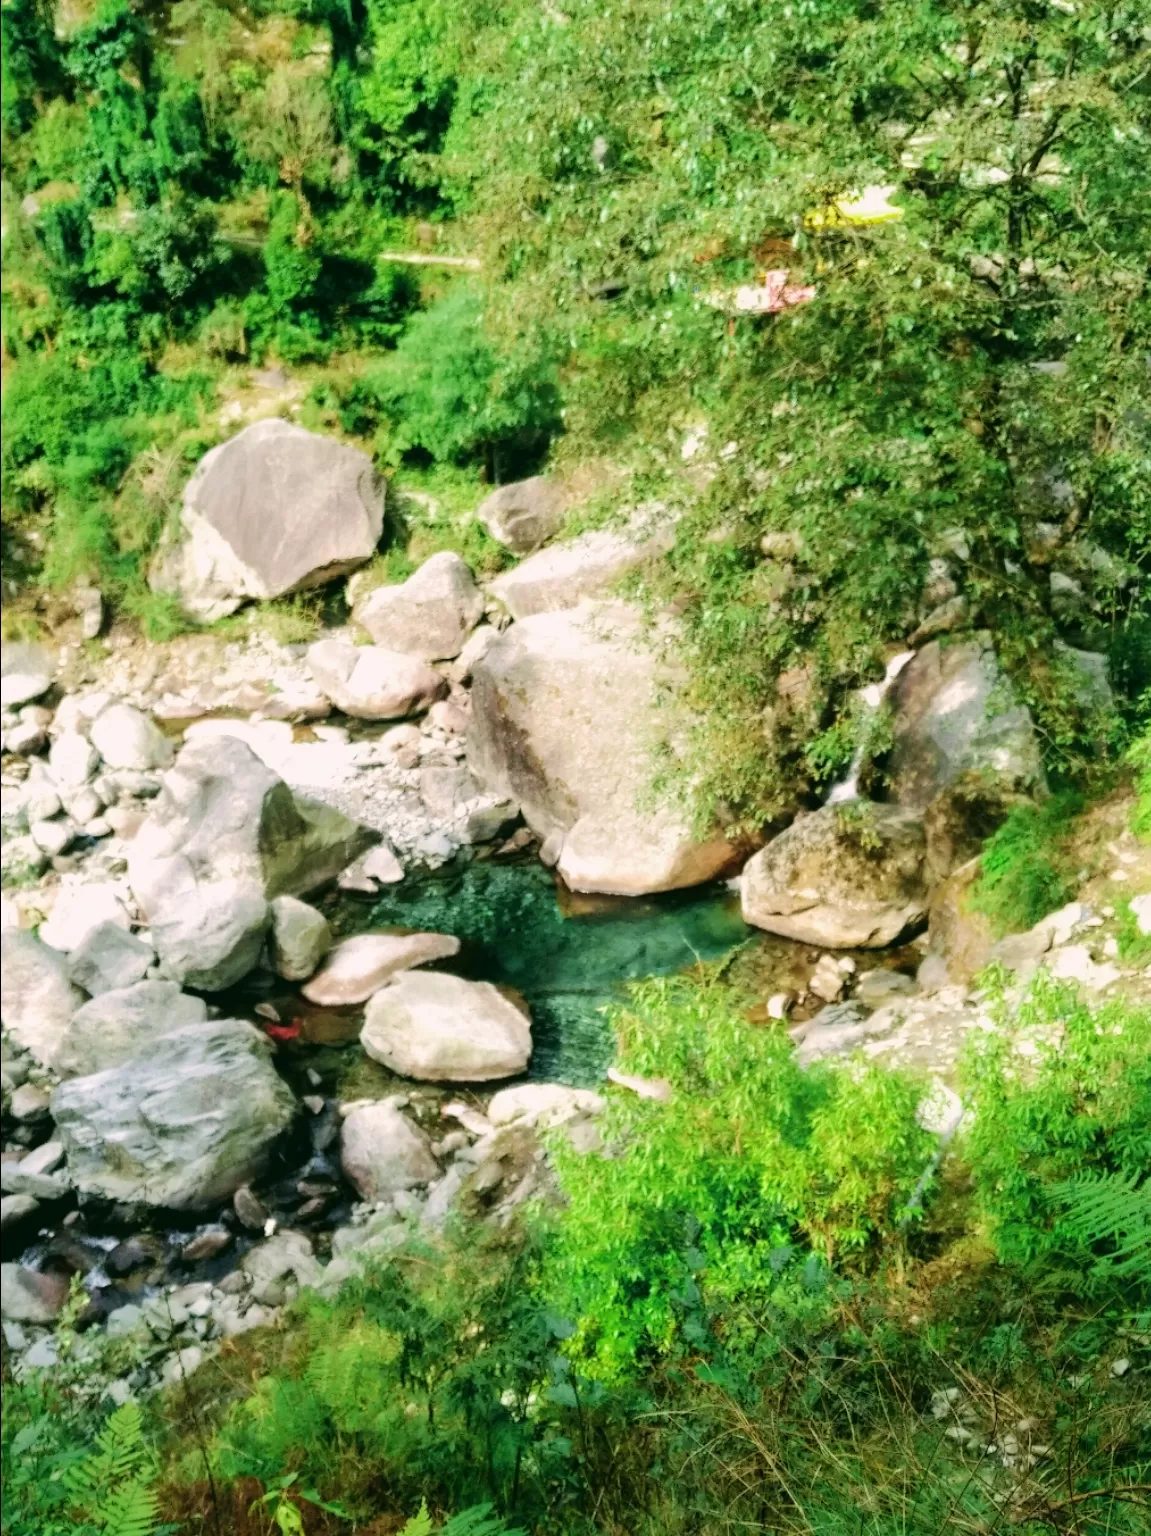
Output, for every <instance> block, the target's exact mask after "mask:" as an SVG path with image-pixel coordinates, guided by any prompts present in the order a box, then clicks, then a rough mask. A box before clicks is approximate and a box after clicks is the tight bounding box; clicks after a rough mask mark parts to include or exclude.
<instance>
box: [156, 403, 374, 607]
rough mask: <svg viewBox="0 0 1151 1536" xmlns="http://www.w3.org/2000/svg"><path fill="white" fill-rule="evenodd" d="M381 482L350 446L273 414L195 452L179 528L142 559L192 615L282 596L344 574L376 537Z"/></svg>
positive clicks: (162, 587) (360, 560)
mask: <svg viewBox="0 0 1151 1536" xmlns="http://www.w3.org/2000/svg"><path fill="white" fill-rule="evenodd" d="M383 519H384V487H383V483H382V482H381V481H380V480H379V478H378V477H377V475H376V473H375V471H374V470H373V468H372V463H371V460H370V459H369V458H368V457H367V456H366V454H363V453H360V452H359V450H358V449H355V448H350V447H348V446H346V445H345V444H343V443H338V442H336V441H335V439H334V438H330V437H320V436H318V435H317V434H316V433H314V432H307V431H305V430H304V428H303V427H297V426H294V425H293V424H292V423H291V422H287V421H279V420H267V421H257V422H255V423H254V424H253V425H252V426H250V427H246V428H245V429H244V431H242V432H240V433H238V434H237V435H236V436H235V437H233V438H231V439H230V440H229V441H228V442H226V443H222V444H221V445H220V446H219V447H218V448H213V449H212V450H211V451H210V452H209V453H206V454H205V455H204V457H203V458H202V459H201V460H200V463H199V464H198V466H197V468H196V471H195V473H194V474H193V475H192V478H191V479H190V480H189V481H188V485H187V487H186V489H185V491H184V500H183V507H182V510H181V529H180V533H179V535H178V536H177V538H175V539H171V540H169V541H167V542H166V543H165V544H164V546H163V547H162V548H161V550H160V554H159V556H158V557H157V560H156V562H155V564H154V565H153V567H152V572H151V576H150V582H151V585H152V587H153V589H154V590H156V591H159V592H171V593H173V594H174V595H175V596H177V597H178V598H179V599H180V602H181V603H182V605H183V607H184V608H185V609H186V611H187V612H188V613H190V614H191V615H192V616H193V617H194V618H197V619H199V620H200V621H201V622H202V623H212V622H213V621H214V620H216V619H220V618H223V616H224V615H225V614H228V613H233V612H235V610H236V609H237V608H238V607H239V606H240V604H241V603H242V602H243V601H244V600H245V598H271V597H282V596H283V595H284V594H285V593H287V592H298V591H300V590H302V589H303V588H306V587H315V586H320V585H322V584H323V583H324V582H326V581H330V580H331V579H332V578H334V577H337V576H342V575H346V574H347V573H348V572H349V571H353V570H355V568H356V567H357V566H359V565H362V564H363V563H364V562H365V561H366V560H369V559H370V558H371V556H372V553H373V551H374V550H375V547H376V545H377V544H378V543H379V541H380V534H381V532H382V531H383Z"/></svg>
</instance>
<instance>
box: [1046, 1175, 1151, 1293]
mask: <svg viewBox="0 0 1151 1536" xmlns="http://www.w3.org/2000/svg"><path fill="white" fill-rule="evenodd" d="M1051 1194H1052V1197H1053V1198H1054V1199H1055V1200H1056V1201H1058V1203H1059V1205H1060V1206H1061V1207H1062V1218H1063V1223H1064V1225H1065V1227H1066V1228H1067V1230H1068V1232H1069V1233H1070V1235H1071V1237H1072V1238H1073V1239H1074V1240H1075V1241H1076V1242H1078V1243H1082V1244H1083V1245H1084V1246H1086V1247H1092V1248H1094V1247H1098V1246H1099V1245H1101V1244H1105V1245H1106V1246H1107V1248H1108V1249H1109V1250H1110V1251H1109V1252H1108V1253H1106V1254H1105V1255H1103V1256H1102V1257H1101V1259H1100V1263H1101V1265H1102V1266H1103V1267H1104V1268H1105V1269H1106V1270H1108V1271H1109V1272H1110V1273H1113V1274H1115V1275H1119V1276H1122V1277H1123V1278H1125V1279H1126V1278H1132V1279H1140V1280H1144V1279H1145V1280H1147V1281H1151V1181H1148V1180H1143V1181H1142V1182H1141V1181H1140V1180H1139V1178H1138V1176H1137V1175H1135V1174H1131V1175H1127V1176H1125V1175H1124V1174H1121V1173H1108V1174H1104V1173H1083V1174H1079V1175H1078V1176H1077V1177H1075V1178H1073V1179H1064V1180H1063V1181H1062V1182H1061V1183H1059V1184H1053V1185H1052V1187H1051Z"/></svg>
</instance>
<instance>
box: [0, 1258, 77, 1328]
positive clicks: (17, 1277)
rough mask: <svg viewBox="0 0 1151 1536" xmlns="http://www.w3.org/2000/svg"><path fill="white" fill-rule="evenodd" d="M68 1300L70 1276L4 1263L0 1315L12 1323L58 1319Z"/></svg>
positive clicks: (0, 1270) (42, 1321)
mask: <svg viewBox="0 0 1151 1536" xmlns="http://www.w3.org/2000/svg"><path fill="white" fill-rule="evenodd" d="M67 1300H68V1277H67V1275H58V1274H41V1273H40V1271H39V1270H35V1269H26V1268H25V1267H24V1265H23V1264H0V1317H3V1318H4V1320H5V1322H9V1323H52V1322H55V1320H56V1318H57V1317H58V1316H59V1314H60V1312H61V1311H62V1310H63V1307H64V1303H65V1302H66V1301H67Z"/></svg>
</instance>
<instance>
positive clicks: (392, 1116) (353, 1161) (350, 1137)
mask: <svg viewBox="0 0 1151 1536" xmlns="http://www.w3.org/2000/svg"><path fill="white" fill-rule="evenodd" d="M340 1163H341V1166H342V1167H343V1170H344V1173H345V1174H346V1175H347V1177H348V1179H350V1181H351V1182H352V1183H353V1184H354V1185H355V1187H356V1189H357V1190H358V1191H359V1194H360V1197H361V1199H364V1200H370V1201H373V1202H374V1201H378V1200H383V1199H386V1198H387V1197H388V1196H389V1195H394V1194H395V1193H396V1191H397V1190H400V1189H411V1188H412V1186H413V1185H416V1184H430V1183H431V1182H432V1181H433V1179H437V1178H439V1174H440V1169H439V1164H438V1163H437V1162H436V1160H435V1158H434V1157H433V1156H432V1149H431V1144H430V1143H429V1141H428V1138H427V1137H426V1136H425V1135H424V1133H423V1131H421V1130H419V1129H418V1127H416V1126H414V1125H413V1124H412V1123H411V1121H410V1120H407V1119H405V1117H404V1116H403V1115H402V1114H401V1113H400V1111H399V1109H398V1108H397V1107H396V1106H395V1105H394V1104H392V1103H388V1102H386V1101H385V1102H384V1103H382V1104H365V1105H363V1106H362V1107H361V1108H359V1109H354V1110H352V1112H351V1114H350V1115H347V1116H346V1117H345V1119H344V1123H343V1126H342V1128H341V1131H340Z"/></svg>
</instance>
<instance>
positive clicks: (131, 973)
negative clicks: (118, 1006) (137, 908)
mask: <svg viewBox="0 0 1151 1536" xmlns="http://www.w3.org/2000/svg"><path fill="white" fill-rule="evenodd" d="M155 959H156V953H155V951H154V950H153V948H152V946H151V945H150V944H145V943H143V942H142V940H140V939H138V938H137V937H136V936H135V934H132V933H129V932H127V930H126V929H125V928H124V926H123V925H122V924H121V923H119V922H118V921H116V920H111V921H108V920H106V921H104V922H99V923H97V924H96V925H95V926H94V927H92V928H89V930H88V931H87V933H85V935H84V937H83V938H82V939H81V941H80V943H79V944H78V945H76V946H75V948H74V949H72V951H71V952H70V954H69V956H68V974H69V975H70V976H71V978H72V980H73V981H74V982H75V983H76V985H77V986H78V987H83V988H84V991H85V992H87V993H89V994H90V995H91V996H92V997H96V996H97V995H98V994H99V993H101V992H113V991H116V990H117V989H119V988H121V987H130V986H132V985H133V983H135V982H137V981H143V980H144V977H145V976H146V975H147V974H148V970H149V967H150V966H151V965H152V964H153V963H154V962H155Z"/></svg>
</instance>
